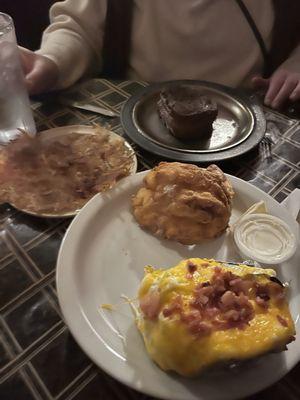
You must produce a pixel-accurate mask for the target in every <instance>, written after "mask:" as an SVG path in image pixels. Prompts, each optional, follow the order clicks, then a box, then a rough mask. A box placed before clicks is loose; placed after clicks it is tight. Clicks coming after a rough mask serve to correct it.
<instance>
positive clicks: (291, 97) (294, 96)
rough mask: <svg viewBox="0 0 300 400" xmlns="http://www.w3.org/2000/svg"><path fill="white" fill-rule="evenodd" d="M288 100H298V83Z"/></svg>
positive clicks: (299, 91) (299, 94) (299, 87)
mask: <svg viewBox="0 0 300 400" xmlns="http://www.w3.org/2000/svg"><path fill="white" fill-rule="evenodd" d="M290 100H291V101H297V100H300V81H299V82H298V85H297V86H296V87H295V89H294V90H293V92H292V94H291V95H290Z"/></svg>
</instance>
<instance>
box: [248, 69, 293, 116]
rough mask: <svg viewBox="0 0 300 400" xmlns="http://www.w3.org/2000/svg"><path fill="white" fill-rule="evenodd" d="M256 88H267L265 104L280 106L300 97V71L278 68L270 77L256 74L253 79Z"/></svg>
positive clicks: (274, 106) (276, 107) (273, 106)
mask: <svg viewBox="0 0 300 400" xmlns="http://www.w3.org/2000/svg"><path fill="white" fill-rule="evenodd" d="M252 84H253V86H254V87H255V88H261V89H265V90H266V94H265V100H264V102H265V105H266V106H270V107H272V108H275V109H278V108H280V107H281V106H282V105H283V104H284V103H285V102H286V101H287V100H290V101H297V100H299V99H300V73H299V72H291V71H288V70H286V69H283V68H279V69H277V71H275V72H274V74H273V75H272V76H271V77H270V78H269V79H263V78H262V77H260V76H255V77H254V78H253V79H252Z"/></svg>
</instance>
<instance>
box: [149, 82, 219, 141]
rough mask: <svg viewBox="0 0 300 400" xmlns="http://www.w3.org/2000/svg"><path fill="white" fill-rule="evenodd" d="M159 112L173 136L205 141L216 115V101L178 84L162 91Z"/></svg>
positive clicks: (191, 88)
mask: <svg viewBox="0 0 300 400" xmlns="http://www.w3.org/2000/svg"><path fill="white" fill-rule="evenodd" d="M157 106H158V113H159V116H160V118H161V120H162V122H163V124H164V125H165V126H166V127H167V129H168V130H169V131H170V133H171V134H172V135H174V136H175V137H177V138H178V139H182V140H185V139H186V140H191V139H200V138H208V137H209V136H210V135H211V134H212V131H213V126H212V125H213V122H214V120H215V119H216V117H217V115H218V109H217V105H216V103H215V102H213V101H212V100H210V99H209V98H208V97H206V96H203V95H201V91H200V89H197V88H195V87H191V86H187V85H180V86H176V87H175V86H174V87H170V88H166V89H164V90H162V91H161V93H160V97H159V101H158V103H157Z"/></svg>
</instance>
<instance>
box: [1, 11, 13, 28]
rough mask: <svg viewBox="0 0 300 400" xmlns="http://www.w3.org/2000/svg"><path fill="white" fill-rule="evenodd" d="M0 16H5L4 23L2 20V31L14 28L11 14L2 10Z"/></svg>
mask: <svg viewBox="0 0 300 400" xmlns="http://www.w3.org/2000/svg"><path fill="white" fill-rule="evenodd" d="M0 17H3V18H4V21H3V23H2V22H1V21H0V32H6V31H9V30H11V29H13V27H14V22H13V19H12V17H11V16H10V15H8V14H5V13H3V12H0Z"/></svg>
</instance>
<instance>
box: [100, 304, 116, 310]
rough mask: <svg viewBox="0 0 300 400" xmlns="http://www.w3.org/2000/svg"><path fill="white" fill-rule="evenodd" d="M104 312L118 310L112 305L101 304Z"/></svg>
mask: <svg viewBox="0 0 300 400" xmlns="http://www.w3.org/2000/svg"><path fill="white" fill-rule="evenodd" d="M100 307H101V308H103V310H108V311H114V310H115V309H116V308H115V306H113V305H112V304H105V303H104V304H101V306H100Z"/></svg>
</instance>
